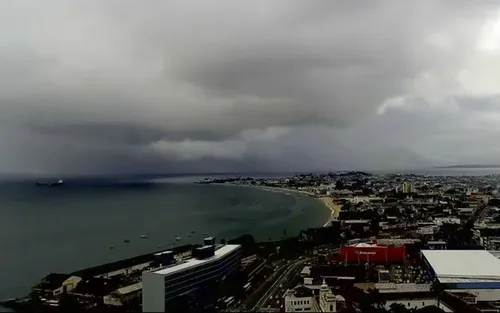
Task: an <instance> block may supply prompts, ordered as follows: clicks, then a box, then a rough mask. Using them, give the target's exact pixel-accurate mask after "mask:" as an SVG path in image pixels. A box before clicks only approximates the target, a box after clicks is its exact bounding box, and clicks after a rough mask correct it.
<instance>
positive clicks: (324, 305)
mask: <svg viewBox="0 0 500 313" xmlns="http://www.w3.org/2000/svg"><path fill="white" fill-rule="evenodd" d="M344 302H345V299H344V298H343V297H342V296H340V295H334V294H333V292H332V290H331V289H330V287H328V285H327V284H326V282H325V280H324V279H323V284H322V285H321V289H320V290H319V306H320V309H321V312H338V311H339V310H340V308H341V307H342V304H343V303H344Z"/></svg>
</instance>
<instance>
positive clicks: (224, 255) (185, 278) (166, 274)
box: [142, 245, 241, 312]
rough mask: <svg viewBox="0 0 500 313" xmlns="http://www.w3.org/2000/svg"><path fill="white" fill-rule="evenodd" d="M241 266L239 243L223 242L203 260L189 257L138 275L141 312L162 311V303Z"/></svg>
mask: <svg viewBox="0 0 500 313" xmlns="http://www.w3.org/2000/svg"><path fill="white" fill-rule="evenodd" d="M239 268H241V246H240V245H225V246H223V247H221V248H219V249H217V250H215V253H214V255H213V256H211V257H209V258H206V259H201V260H200V259H189V260H187V261H184V262H182V263H180V264H175V265H172V266H168V267H166V268H163V269H160V270H157V271H154V272H144V273H143V275H142V285H143V290H142V310H143V312H165V304H166V303H167V302H168V301H169V300H170V299H173V298H175V297H177V296H180V295H183V294H188V293H189V292H191V291H192V290H194V289H196V288H198V287H199V286H201V285H203V284H204V283H206V282H209V281H211V280H214V279H223V278H224V277H225V276H227V275H229V274H231V273H232V272H234V271H236V270H238V269H239Z"/></svg>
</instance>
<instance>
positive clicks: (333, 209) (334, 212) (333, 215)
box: [318, 196, 341, 227]
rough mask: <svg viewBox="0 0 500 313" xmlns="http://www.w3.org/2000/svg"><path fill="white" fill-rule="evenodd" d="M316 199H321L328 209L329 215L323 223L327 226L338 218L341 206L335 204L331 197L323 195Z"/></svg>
mask: <svg viewBox="0 0 500 313" xmlns="http://www.w3.org/2000/svg"><path fill="white" fill-rule="evenodd" d="M318 200H319V201H321V202H322V203H323V204H324V205H325V206H326V207H327V208H328V209H329V210H330V217H329V218H328V221H327V222H326V223H325V224H324V225H323V227H328V226H330V224H331V223H332V222H333V221H336V220H338V218H339V214H340V209H341V206H340V205H338V204H336V203H335V201H333V198H332V197H328V196H325V197H321V198H318Z"/></svg>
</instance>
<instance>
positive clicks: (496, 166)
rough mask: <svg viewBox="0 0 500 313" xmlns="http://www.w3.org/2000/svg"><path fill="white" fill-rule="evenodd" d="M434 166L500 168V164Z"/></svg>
mask: <svg viewBox="0 0 500 313" xmlns="http://www.w3.org/2000/svg"><path fill="white" fill-rule="evenodd" d="M434 168H500V164H457V165H448V166H435V167H434Z"/></svg>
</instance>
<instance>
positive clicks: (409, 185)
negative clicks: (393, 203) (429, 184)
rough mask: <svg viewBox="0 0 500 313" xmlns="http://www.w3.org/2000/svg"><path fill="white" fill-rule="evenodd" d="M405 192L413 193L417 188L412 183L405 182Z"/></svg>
mask: <svg viewBox="0 0 500 313" xmlns="http://www.w3.org/2000/svg"><path fill="white" fill-rule="evenodd" d="M402 189H403V193H413V192H415V188H414V186H413V184H412V183H409V182H405V183H403V188H402Z"/></svg>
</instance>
